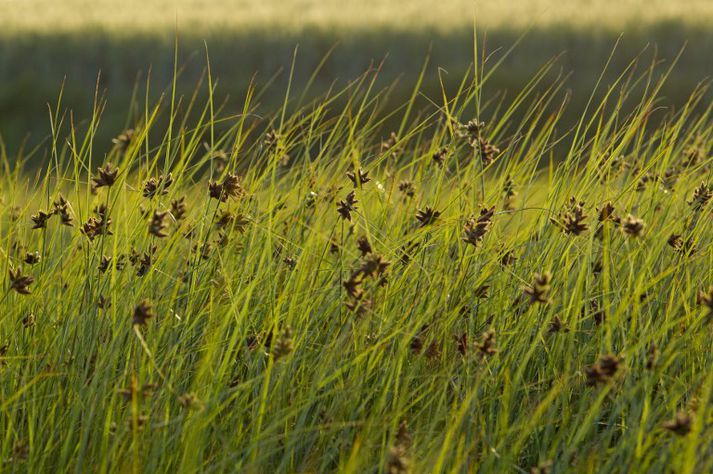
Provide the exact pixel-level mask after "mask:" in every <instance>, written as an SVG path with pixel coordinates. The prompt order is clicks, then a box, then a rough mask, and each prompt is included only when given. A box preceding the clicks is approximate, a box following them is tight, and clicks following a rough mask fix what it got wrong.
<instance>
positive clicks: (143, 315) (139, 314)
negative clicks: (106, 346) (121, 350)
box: [132, 299, 156, 326]
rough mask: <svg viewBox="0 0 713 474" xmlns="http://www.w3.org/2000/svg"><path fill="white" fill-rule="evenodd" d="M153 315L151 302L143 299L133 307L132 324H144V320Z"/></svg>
mask: <svg viewBox="0 0 713 474" xmlns="http://www.w3.org/2000/svg"><path fill="white" fill-rule="evenodd" d="M155 316H156V314H155V313H154V310H153V304H152V303H151V301H149V300H148V299H144V300H142V301H141V302H140V303H139V304H138V305H136V308H134V316H133V319H132V323H133V325H134V326H146V321H148V320H149V319H151V318H153V317H155Z"/></svg>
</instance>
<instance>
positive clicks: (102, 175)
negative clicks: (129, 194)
mask: <svg viewBox="0 0 713 474" xmlns="http://www.w3.org/2000/svg"><path fill="white" fill-rule="evenodd" d="M118 176H119V169H118V168H117V167H115V166H114V165H112V164H111V163H106V164H105V165H104V166H100V167H99V168H97V172H96V174H95V175H94V176H93V177H92V186H93V187H94V188H95V189H99V188H103V187H105V186H106V187H111V186H113V185H114V183H115V182H116V178H117V177H118Z"/></svg>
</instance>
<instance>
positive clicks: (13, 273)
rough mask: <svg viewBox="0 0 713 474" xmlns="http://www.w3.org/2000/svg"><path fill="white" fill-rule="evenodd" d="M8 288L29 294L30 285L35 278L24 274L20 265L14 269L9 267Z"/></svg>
mask: <svg viewBox="0 0 713 474" xmlns="http://www.w3.org/2000/svg"><path fill="white" fill-rule="evenodd" d="M9 272H10V289H12V290H15V291H16V292H17V293H19V294H21V295H29V294H31V293H32V291H31V290H30V285H31V284H32V283H34V281H35V279H34V278H33V277H31V276H30V275H25V274H23V273H22V267H17V268H16V269H14V270H13V269H12V268H10V270H9Z"/></svg>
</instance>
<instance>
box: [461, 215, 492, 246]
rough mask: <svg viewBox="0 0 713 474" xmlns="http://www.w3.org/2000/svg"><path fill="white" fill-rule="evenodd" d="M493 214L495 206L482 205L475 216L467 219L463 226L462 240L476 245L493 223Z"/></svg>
mask: <svg viewBox="0 0 713 474" xmlns="http://www.w3.org/2000/svg"><path fill="white" fill-rule="evenodd" d="M494 214H495V206H493V207H490V208H487V207H483V208H482V209H481V210H480V215H479V216H478V217H477V218H471V219H468V222H466V223H465V225H464V226H463V234H464V236H463V241H464V242H466V243H468V244H471V245H472V246H474V247H477V246H478V244H480V242H481V241H482V240H483V238H484V237H485V234H487V233H488V231H489V230H490V227H491V226H492V225H493V220H492V219H493V215H494Z"/></svg>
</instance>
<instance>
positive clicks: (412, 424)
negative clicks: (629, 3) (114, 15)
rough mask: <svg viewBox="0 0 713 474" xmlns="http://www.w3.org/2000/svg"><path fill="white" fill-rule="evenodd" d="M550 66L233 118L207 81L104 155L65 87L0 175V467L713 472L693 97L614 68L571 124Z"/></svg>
mask: <svg viewBox="0 0 713 474" xmlns="http://www.w3.org/2000/svg"><path fill="white" fill-rule="evenodd" d="M552 67H553V63H549V64H548V65H545V66H544V67H543V68H542V69H541V70H540V71H539V72H538V74H537V75H536V76H535V77H534V78H533V79H532V81H531V82H530V83H529V84H528V85H527V86H524V87H522V88H521V89H520V90H519V92H518V94H517V95H515V96H513V97H512V98H504V97H502V96H495V97H492V96H489V95H487V93H486V92H485V91H487V89H488V88H487V85H488V83H489V81H490V80H492V78H493V77H494V76H491V75H490V73H491V72H492V70H493V66H490V65H489V63H485V64H483V63H478V67H476V68H474V69H472V70H471V72H470V73H469V74H467V75H466V76H465V77H464V78H463V79H462V81H461V82H460V84H461V86H460V87H459V88H458V89H457V90H456V91H454V92H449V91H448V90H446V89H443V90H442V94H441V95H440V96H439V97H438V99H434V100H433V101H432V103H431V104H430V106H428V107H416V106H415V104H416V98H417V97H419V94H418V90H417V89H416V90H414V91H413V94H412V99H411V100H409V101H407V102H405V103H404V104H403V105H402V106H401V107H397V108H393V109H384V108H383V107H384V105H383V104H384V103H385V101H384V95H385V94H388V90H387V91H382V90H379V89H377V88H375V87H374V86H373V84H374V82H375V80H376V74H375V73H374V72H373V71H370V72H367V73H365V74H364V75H362V76H361V77H360V78H359V80H357V81H356V82H354V83H352V84H350V85H349V86H347V87H344V88H342V89H334V90H332V91H330V92H329V93H328V94H326V95H323V96H321V97H320V98H318V99H316V100H306V99H305V100H302V98H301V96H302V93H303V92H304V91H303V89H300V88H297V87H288V88H287V89H284V90H283V91H282V92H279V91H276V90H274V89H272V90H268V91H263V90H258V89H254V88H250V89H249V90H248V93H247V95H246V96H245V98H244V100H243V101H242V104H243V105H242V107H241V108H242V112H241V113H239V114H235V115H233V114H229V113H227V112H225V109H224V108H222V107H221V105H220V102H216V101H214V100H213V97H215V95H216V92H215V91H214V86H215V84H214V76H213V75H212V74H208V75H207V78H206V81H205V82H204V83H203V84H202V85H201V86H200V87H202V88H204V90H206V89H207V90H208V91H209V93H208V94H207V95H208V100H207V101H205V102H199V101H197V100H192V98H194V97H195V96H191V95H188V96H185V97H183V96H181V95H180V94H177V93H175V90H174V89H169V90H167V91H166V94H165V96H164V99H163V100H161V101H159V102H157V103H155V104H154V103H152V102H150V101H149V100H143V99H142V98H141V96H142V95H144V94H148V95H150V93H147V91H144V92H143V93H137V94H136V95H135V97H136V100H135V102H134V110H135V111H136V115H137V116H138V117H139V118H138V119H137V120H135V122H134V123H133V132H131V133H125V134H123V135H121V136H118V137H117V140H116V142H115V146H114V147H113V148H112V149H111V151H110V152H109V153H108V154H106V155H104V154H100V153H99V152H97V151H96V150H97V148H98V147H100V146H102V144H101V143H97V142H96V141H95V137H97V130H98V129H100V128H101V127H102V126H103V123H102V118H101V113H102V110H103V107H104V103H103V101H102V100H101V98H100V97H99V96H98V97H97V98H96V99H95V103H94V106H93V110H94V113H93V114H92V115H91V119H90V120H89V121H88V122H86V124H85V125H81V123H82V122H80V121H79V120H78V119H77V118H75V117H74V116H73V114H70V113H64V112H62V111H63V110H64V107H63V102H62V96H61V95H60V98H59V99H58V100H57V102H56V104H55V105H53V106H52V107H51V108H50V116H51V123H52V126H51V137H52V138H51V140H50V142H49V143H48V144H47V145H46V147H45V148H46V150H47V153H46V155H44V156H45V159H44V160H43V163H44V166H43V167H42V168H40V169H38V170H37V171H36V172H35V174H31V173H32V172H31V171H29V170H25V169H24V168H23V164H24V163H27V162H29V161H31V160H33V159H36V158H37V156H43V155H42V153H43V150H44V149H45V148H42V147H41V148H38V149H36V150H31V152H32V153H34V156H32V155H28V154H24V155H21V156H20V157H19V160H18V161H16V162H12V161H11V160H10V158H9V157H8V156H7V154H4V155H3V163H4V165H3V166H4V168H5V172H4V173H3V175H2V180H3V183H2V186H1V187H0V189H2V210H1V219H0V223H1V227H0V231H1V234H0V235H1V237H2V246H1V248H2V255H3V258H2V260H3V263H4V267H5V271H4V272H3V275H4V276H3V284H4V293H3V295H2V297H1V298H2V299H1V303H0V305H1V306H2V311H1V312H0V314H2V317H1V319H0V347H2V351H1V356H0V363H1V365H0V371H1V372H2V376H1V377H0V413H1V414H2V416H0V433H2V442H1V443H0V450H1V451H2V452H1V456H0V458H2V460H3V466H2V469H3V471H8V472H10V471H31V472H43V471H52V472H55V471H75V472H83V471H98V472H127V471H131V472H195V471H206V472H215V471H234V470H237V471H246V472H295V471H299V472H329V471H340V472H382V471H386V472H394V473H398V472H409V470H413V471H414V472H467V471H483V472H523V471H524V472H528V471H529V470H530V469H531V468H532V469H539V470H533V471H532V472H546V471H547V470H548V469H551V470H552V472H563V471H571V472H594V471H599V472H670V471H675V472H708V471H710V469H711V467H713V452H711V445H710V443H709V442H708V440H709V439H710V436H711V423H710V416H711V406H710V401H711V388H712V384H713V375H711V374H713V371H712V370H711V369H712V368H713V367H712V365H713V364H712V363H713V359H712V358H711V352H710V315H711V311H712V309H711V306H713V303H711V298H713V295H711V294H710V292H711V290H709V285H710V284H711V281H710V278H711V276H710V267H711V239H712V238H713V235H711V232H710V223H711V189H710V180H711V157H710V150H711V146H712V145H713V134H712V133H711V131H712V128H711V114H710V112H711V111H710V107H709V106H706V104H705V102H702V100H701V98H702V97H703V96H704V95H703V94H704V90H702V89H701V90H696V91H695V92H694V93H693V95H692V96H691V98H690V100H689V102H688V103H687V106H686V107H684V108H683V109H681V110H678V111H671V110H665V109H663V108H662V107H660V100H659V98H658V94H659V91H660V87H661V83H660V82H656V81H654V80H653V79H652V78H653V77H654V74H653V73H654V69H653V67H652V68H651V69H644V70H643V71H641V72H640V73H636V71H635V70H634V69H630V70H625V71H620V73H621V75H620V76H619V77H620V79H619V81H617V83H616V84H613V85H612V88H608V89H607V88H605V89H604V96H605V99H604V100H602V101H596V102H592V103H591V104H590V107H589V108H588V109H587V110H584V111H582V112H581V115H580V120H579V121H578V123H577V125H576V126H574V127H572V128H568V127H562V126H561V125H560V118H561V117H562V114H563V109H564V107H565V106H566V102H567V100H566V94H564V93H563V90H562V87H561V83H555V85H553V86H551V87H547V88H545V89H544V92H539V93H538V90H540V89H539V88H538V85H539V83H540V82H541V81H543V80H544V78H545V77H547V74H548V71H549V69H550V68H552ZM664 75H665V74H664ZM635 90H643V91H644V92H643V93H642V94H640V95H637V94H634V93H633V92H632V91H635ZM266 93H271V94H278V93H279V94H280V95H281V97H282V101H283V107H281V108H279V109H278V110H277V111H276V113H274V114H272V115H265V116H261V115H257V114H255V113H254V110H253V105H254V104H255V103H257V102H259V99H260V97H261V95H262V94H266ZM337 103H343V104H345V105H344V106H340V107H336V106H335V104H337ZM625 109H628V110H633V112H632V113H630V114H629V113H624V112H623V110H625ZM330 110H331V111H332V112H336V113H329V111H330ZM190 117H197V118H196V119H189V118H190ZM515 117H521V118H519V119H517V120H516V119H515ZM162 119H163V122H162ZM387 119H391V120H392V121H393V122H394V123H397V124H398V126H397V127H394V132H395V133H394V135H393V136H392V137H388V136H387V137H382V136H381V134H380V128H381V125H382V122H383V121H385V120H387ZM471 119H474V120H473V121H471ZM481 120H482V121H483V122H485V123H484V124H481V123H480V121H481ZM164 122H165V123H167V126H166V127H162V126H161V125H160V124H161V123H164ZM564 142H566V143H568V144H569V145H568V146H567V147H562V146H557V144H558V143H559V144H561V143H564ZM444 147H445V148H444ZM441 150H445V151H443V152H442V153H441ZM562 150H563V151H562ZM434 155H435V157H436V158H437V159H436V158H434ZM439 162H440V164H439ZM110 163H114V165H111V164H110ZM701 182H703V184H701ZM60 193H61V194H62V196H63V197H62V198H60V197H59V196H60ZM570 198H573V200H570ZM580 202H581V203H580ZM607 203H609V205H608V204H607ZM184 206H185V208H184ZM610 206H612V207H613V209H612V208H611V207H610ZM605 209H608V211H604V210H605ZM50 210H53V211H52V212H51V211H50ZM40 211H43V212H44V214H42V213H40ZM70 223H71V224H72V225H67V224H70ZM32 227H37V228H35V229H33V228H32ZM28 276H29V277H30V278H27V277H28ZM28 292H29V294H27V293H28Z"/></svg>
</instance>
